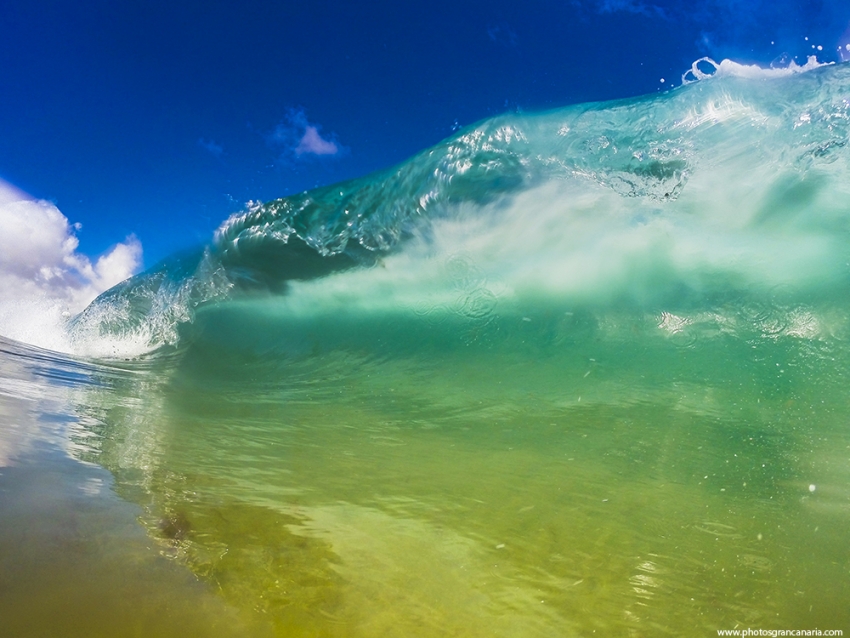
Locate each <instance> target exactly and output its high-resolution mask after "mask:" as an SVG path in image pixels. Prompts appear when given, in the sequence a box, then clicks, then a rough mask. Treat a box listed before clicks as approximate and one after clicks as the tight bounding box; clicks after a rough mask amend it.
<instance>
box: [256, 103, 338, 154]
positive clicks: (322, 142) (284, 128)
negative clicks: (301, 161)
mask: <svg viewBox="0 0 850 638" xmlns="http://www.w3.org/2000/svg"><path fill="white" fill-rule="evenodd" d="M321 128H322V127H321V126H320V125H318V124H312V123H311V122H309V121H308V120H307V116H306V115H305V114H304V111H303V110H295V109H292V110H290V111H289V113H288V114H287V116H286V120H285V121H284V122H281V123H280V124H278V125H277V126H276V127H275V129H274V131H272V132H271V134H269V135H268V136H267V137H266V140H267V141H268V143H269V144H271V145H273V146H279V147H283V149H284V153H285V154H290V155H294V156H295V157H298V158H303V157H305V156H309V155H315V156H319V157H333V156H336V155H340V154H342V153H343V152H344V151H345V150H346V149H345V147H343V146H341V145H340V144H339V142H338V141H337V140H336V139H335V138H334V136H328V137H323V136H322V134H321V133H320V131H321Z"/></svg>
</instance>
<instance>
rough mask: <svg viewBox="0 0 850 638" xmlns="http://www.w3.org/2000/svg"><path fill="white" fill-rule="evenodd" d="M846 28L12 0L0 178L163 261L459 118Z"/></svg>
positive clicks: (841, 21)
mask: <svg viewBox="0 0 850 638" xmlns="http://www.w3.org/2000/svg"><path fill="white" fill-rule="evenodd" d="M848 27H850V3H848V2H847V1H846V0H840V1H839V0H820V1H818V0H812V1H810V2H803V1H800V0H798V1H791V0H773V1H767V0H705V1H704V2H700V3H693V2H681V1H673V0H666V1H663V0H657V1H652V0H645V1H644V0H563V1H557V2H556V1H543V0H526V1H524V2H503V1H499V0H489V1H486V2H485V1H483V0H482V1H479V0H453V1H451V2H449V1H446V0H428V1H427V2H425V1H420V0H410V1H407V2H397V1H396V2H386V1H384V0H375V1H373V2H368V3H365V2H342V1H337V2H330V1H327V0H313V1H311V2H298V3H296V2H252V1H251V0H241V1H240V2H231V1H222V0H207V1H205V2H179V1H173V0H172V1H169V2H164V1H161V0H151V1H148V2H120V1H118V2H116V1H115V0H109V1H106V0H93V1H91V2H85V3H82V2H78V1H71V0H4V2H3V3H0V96H2V97H1V98H0V178H3V179H5V180H6V181H7V182H9V183H10V184H13V185H14V186H16V187H18V188H20V189H22V190H23V191H25V192H27V193H29V194H31V195H32V196H33V197H35V198H38V199H42V200H47V201H48V202H51V203H52V204H53V205H54V206H55V207H56V209H57V210H59V211H61V213H62V215H64V216H65V217H66V218H67V220H69V222H70V224H71V226H68V229H70V230H68V231H67V232H69V233H73V234H74V235H75V237H76V238H78V240H79V246H78V248H77V250H78V251H80V252H81V253H82V254H85V255H88V256H90V257H91V258H92V260H95V259H96V258H97V257H98V256H102V255H104V254H106V253H107V252H108V251H109V250H110V249H111V248H112V247H113V246H114V245H115V244H116V243H117V242H123V241H124V240H125V237H127V236H128V235H130V234H134V235H135V236H136V238H137V239H138V242H140V245H141V247H142V249H143V250H144V263H145V265H147V266H150V265H152V264H153V263H154V262H156V261H158V260H159V259H161V258H163V257H165V256H167V255H168V254H169V253H171V252H172V251H175V250H178V249H181V248H186V247H189V246H192V245H196V244H199V243H202V242H204V241H206V240H208V239H209V238H210V236H211V233H212V232H213V230H214V229H215V228H216V227H217V226H218V224H219V223H220V222H221V221H222V220H223V219H224V218H226V217H227V215H228V214H229V213H231V212H234V211H236V210H239V209H240V208H241V207H242V206H243V205H244V203H245V202H246V201H248V200H269V199H273V198H276V197H281V196H284V195H287V194H290V193H294V192H298V191H301V190H304V189H308V188H312V187H314V186H317V185H321V184H326V183H329V182H334V181H338V180H342V179H347V178H350V177H355V176H358V175H362V174H365V173H368V172H371V171H373V170H376V169H379V168H383V167H386V166H389V165H392V164H395V163H397V162H400V161H402V160H404V159H405V158H407V157H409V156H410V155H412V154H413V153H415V152H417V151H419V150H422V149H424V148H426V147H428V146H430V145H432V144H434V143H436V142H438V141H439V140H440V139H442V138H444V137H446V136H447V135H449V134H451V132H452V130H453V129H454V128H456V127H457V126H459V125H460V126H462V125H467V124H471V123H473V122H475V121H477V120H480V119H483V118H486V117H489V116H492V115H495V114H498V113H501V112H504V111H506V110H515V109H522V110H537V109H548V108H554V107H558V106H565V105H567V104H572V103H576V102H583V101H592V100H594V101H595V100H607V99H612V98H620V97H628V96H633V95H638V94H643V93H651V92H655V91H659V90H667V89H668V88H670V87H671V86H675V85H678V84H680V78H681V74H682V73H683V72H684V71H685V70H686V69H688V68H689V67H690V64H691V62H693V61H694V60H695V59H697V58H699V57H701V56H705V55H707V56H711V57H713V58H715V59H717V60H720V59H722V58H733V59H736V60H739V61H742V62H757V63H760V64H763V65H768V64H770V63H772V62H773V63H781V62H782V61H783V60H784V59H786V58H790V57H794V56H797V57H798V59H799V60H801V61H803V60H804V59H805V55H807V54H812V53H817V55H818V57H819V59H821V60H827V61H828V60H835V61H838V60H839V59H840V56H839V53H838V47H839V45H842V46H843V44H845V43H847V42H848V41H850V32H848ZM807 38H808V39H807ZM818 46H820V47H822V50H818V49H817V47H818ZM845 52H846V49H845ZM846 54H847V55H848V56H850V52H847V53H846ZM661 78H664V79H665V82H664V83H662V82H661ZM45 214H46V213H45ZM51 214H52V213H51ZM53 218H55V215H54V216H53V217H51V219H53ZM74 224H80V226H79V227H76V226H73V225H74ZM128 245H129V244H128ZM134 245H135V244H134ZM93 263H94V262H93Z"/></svg>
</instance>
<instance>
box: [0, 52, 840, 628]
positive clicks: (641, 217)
mask: <svg viewBox="0 0 850 638" xmlns="http://www.w3.org/2000/svg"><path fill="white" fill-rule="evenodd" d="M848 135H850V67H847V66H846V65H843V66H836V67H825V68H820V69H816V70H814V71H810V72H808V73H801V74H798V75H793V76H789V77H781V78H759V79H745V78H738V77H715V78H713V79H710V80H707V81H702V82H698V83H695V84H691V85H688V86H685V87H681V88H679V89H676V90H675V91H672V92H669V93H666V94H663V95H659V96H653V97H648V98H642V99H637V100H628V101H622V102H617V103H606V104H594V105H580V106H575V107H569V108H567V109H561V110H556V111H551V112H547V113H541V114H531V115H517V114H512V115H505V116H501V117H499V118H495V119H493V120H488V121H485V122H482V123H480V124H478V125H475V126H473V127H470V128H468V129H465V130H462V131H460V132H458V134H457V136H456V137H454V138H451V139H449V140H446V141H445V142H443V143H441V144H440V145H438V146H436V147H434V148H432V149H428V150H427V151H425V152H423V153H421V154H420V155H419V156H417V157H414V158H412V159H411V160H410V161H409V162H407V163H405V164H403V165H400V166H399V167H396V168H394V169H391V170H388V171H386V172H384V173H381V174H377V175H372V176H367V177H364V178H362V179H360V180H356V181H353V182H350V183H345V184H341V185H336V186H331V187H328V188H325V189H320V190H318V191H311V192H309V193H305V194H302V195H298V196H295V197H292V198H287V199H283V200H277V201H274V202H268V203H266V204H256V205H251V206H249V208H248V210H246V211H245V212H244V213H241V214H239V215H235V216H234V217H232V218H231V219H230V220H227V221H226V222H225V223H224V224H223V225H222V227H221V228H220V229H219V231H218V233H217V234H216V237H215V238H214V241H213V242H211V243H210V245H209V246H207V247H205V248H203V249H201V250H198V251H197V252H195V253H191V254H187V255H183V256H180V257H179V258H175V259H173V260H171V261H168V262H166V263H163V264H161V265H160V266H158V267H156V268H154V269H153V270H152V271H150V272H149V273H146V274H143V275H140V276H139V277H136V278H134V279H131V280H129V281H128V282H126V283H124V284H121V285H119V286H118V287H116V288H114V289H113V290H111V291H109V292H107V293H105V294H104V295H102V296H101V297H100V298H98V300H96V301H95V302H94V303H93V304H92V305H91V306H90V307H89V308H88V309H87V310H85V311H84V312H83V313H82V314H81V315H80V316H78V317H77V318H75V319H74V320H72V322H71V323H70V324H69V326H68V328H67V330H68V332H67V335H68V336H67V342H68V344H69V350H71V351H72V352H73V354H71V355H59V354H55V353H46V352H44V351H39V350H36V349H33V348H30V347H27V346H23V345H21V344H15V343H13V342H8V341H4V342H2V343H3V348H2V354H0V363H2V366H3V370H4V375H3V378H4V383H5V386H4V389H3V393H2V394H0V407H2V409H3V415H4V418H3V424H4V425H3V430H2V432H0V443H2V446H0V450H2V451H3V455H0V458H2V460H3V464H2V465H3V467H2V469H0V488H2V489H4V490H6V491H5V492H2V493H3V494H5V495H6V496H4V498H6V502H7V504H6V505H4V509H6V510H7V511H16V512H20V514H19V518H18V519H7V518H5V517H4V521H6V520H11V521H17V522H12V523H9V524H3V525H0V560H2V561H4V562H3V570H2V573H3V574H9V573H17V574H20V573H25V572H27V570H28V567H27V565H28V563H27V561H28V560H30V561H35V560H36V559H35V558H32V557H31V558H26V556H24V557H21V556H20V554H19V552H16V550H14V549H12V548H13V547H18V546H20V545H21V542H22V541H21V540H20V538H21V529H24V528H26V529H33V528H35V529H44V530H47V531H46V532H45V534H43V535H42V536H43V537H44V538H42V536H37V537H36V540H31V541H29V542H30V543H31V544H30V547H34V548H37V552H36V553H37V554H38V555H39V556H41V557H46V558H42V559H40V560H45V561H47V562H49V563H50V564H54V563H55V564H56V565H58V567H57V570H58V572H59V573H60V574H66V573H67V574H73V573H76V572H75V570H81V569H84V570H89V571H88V573H90V574H92V578H89V579H84V580H83V581H81V582H83V583H84V584H82V585H80V584H78V585H76V587H75V588H74V591H75V598H74V600H75V601H76V609H79V610H88V609H89V608H91V609H107V610H110V609H111V610H113V611H110V612H103V616H104V617H105V616H109V614H111V616H109V620H107V619H104V620H103V622H102V623H100V622H94V623H93V624H94V625H95V626H104V625H105V624H106V623H107V622H112V623H116V622H117V623H121V622H124V623H126V624H127V626H128V627H130V626H132V627H135V628H136V629H135V631H136V632H137V634H138V635H164V634H165V633H167V631H174V632H175V633H176V630H177V629H178V628H182V627H185V626H186V623H189V622H191V623H196V624H195V625H194V626H196V627H197V630H196V633H198V634H199V635H236V634H238V633H240V632H242V633H244V634H247V635H278V636H317V635H318V636H446V635H457V636H477V635H490V636H492V635H496V636H553V635H558V636H593V635H597V636H598V635H627V636H659V635H670V636H684V635H688V636H697V635H717V634H716V630H718V629H731V628H734V627H738V628H746V627H761V628H791V629H814V628H819V629H821V630H826V629H843V630H850V622H848V621H850V607H848V605H847V601H848V600H850V578H849V577H848V576H850V550H848V544H847V542H846V540H847V535H846V530H847V529H848V522H850V521H848V518H850V429H848V427H847V424H848V417H850V402H849V401H848V399H850V396H848V391H847V389H846V388H847V387H848V384H847V376H848V370H850V367H848V364H850V348H848V336H850V332H848V329H850V323H848V317H850V298H848V295H847V292H848V283H850V282H849V281H848V272H850V271H848V265H850V251H848V245H850V244H848V241H847V240H848V234H850V180H848V179H847V176H848V175H850V171H849V170H848V169H850V166H848V161H850V154H849V153H850V150H848V148H847V141H848ZM27 472H29V474H27ZM51 472H52V473H53V474H51ZM63 473H64V474H63ZM41 475H44V476H48V477H49V476H51V475H57V476H63V475H68V476H70V477H71V478H69V479H64V480H62V481H60V480H58V479H57V480H56V481H54V482H53V483H51V482H49V481H46V482H45V484H44V485H43V486H42V487H40V488H38V487H28V486H31V485H32V484H33V480H32V479H31V478H26V477H27V476H30V477H32V476H41ZM77 484H78V485H79V487H76V488H75V487H74V486H75V485H77ZM60 485H65V487H60ZM68 485H70V486H71V487H68ZM28 490H29V491H28ZM33 490H35V491H37V492H38V493H40V494H46V495H47V497H44V498H45V499H46V500H47V501H49V502H50V503H51V505H50V508H47V510H46V511H47V512H48V513H47V514H45V515H44V516H42V518H38V516H37V513H38V512H37V511H35V510H34V509H33V508H31V507H28V505H27V503H31V502H33V497H32V495H31V492H32V491H33ZM38 490H40V491H38ZM48 497H49V498H48ZM80 502H82V503H83V504H84V506H81V505H80ZM16 508H17V509H16ZM36 509H37V508H36ZM69 512H73V513H74V514H73V516H74V517H76V518H75V519H74V520H76V521H77V523H76V527H75V528H74V529H75V531H74V532H73V533H70V540H67V542H66V541H62V542H56V541H55V537H56V533H53V532H50V530H51V529H52V527H51V525H50V524H49V521H50V520H60V519H61V516H71V514H69ZM27 521H30V522H27ZM32 521H35V522H32ZM122 530H123V531H122ZM59 536H60V539H61V538H64V537H62V536H61V535H59ZM16 539H17V540H16ZM33 551H35V550H33ZM114 560H117V561H125V562H126V563H128V564H131V565H133V569H134V570H135V571H131V572H129V573H130V574H131V576H130V577H128V578H127V579H126V581H123V582H125V583H129V584H126V585H125V586H126V587H129V588H130V591H131V593H130V594H129V595H131V596H132V597H133V598H134V600H136V601H137V605H135V606H134V607H133V609H128V608H126V606H122V605H121V602H120V601H121V600H122V597H121V596H119V595H118V594H116V593H115V592H116V589H115V588H114V587H110V586H104V583H111V582H113V581H114V579H115V578H116V577H115V574H114V570H113V571H110V569H111V568H110V567H109V565H110V564H112V563H111V561H114ZM9 565H12V566H13V567H14V569H15V570H17V571H10V570H9V569H8V568H7V567H8V566H9ZM63 570H64V571H63ZM48 572H49V570H47V569H46V570H45V571H44V576H43V578H44V579H45V581H48V580H51V579H49V577H48V576H47V573H48ZM36 573H37V574H38V573H41V572H36ZM124 573H128V572H124ZM68 578H70V577H68ZM110 579H113V580H110ZM51 582H52V583H53V584H52V585H51V586H50V588H48V591H50V592H55V596H56V597H57V598H61V597H62V595H63V594H62V592H63V590H62V582H64V581H63V580H62V578H59V579H54V580H52V581H51ZM2 586H4V587H5V590H6V591H11V590H15V589H16V587H17V586H16V585H15V584H14V581H13V580H12V579H11V578H8V577H7V578H6V583H5V585H2ZM41 587H44V584H43V583H40V581H38V578H37V577H33V584H32V585H31V587H30V588H29V589H25V590H22V591H26V592H28V593H26V594H22V595H21V596H19V597H18V598H17V599H16V602H15V604H14V605H12V604H7V605H6V606H5V607H4V608H3V609H2V613H3V617H4V618H7V617H8V618H12V619H13V621H12V622H17V623H18V625H17V626H19V627H26V626H27V625H26V622H25V621H24V620H23V618H24V617H25V615H26V614H31V613H32V611H33V610H38V609H41V608H46V609H51V610H54V611H55V608H56V605H55V604H54V606H53V607H51V604H52V603H51V602H50V597H45V596H41V595H39V594H38V593H37V592H38V591H39V590H40V588H41ZM69 587H70V586H69ZM163 597H165V598H166V599H167V600H169V601H179V602H174V603H169V605H166V608H167V609H168V614H162V613H159V612H158V610H161V609H163V604H164V603H163V602H162V601H163ZM103 601H106V602H105V603H104V602H103ZM56 613H57V614H58V612H56ZM7 614H9V615H8V616H7ZM42 615H43V616H44V617H45V618H48V620H45V623H46V626H48V627H49V626H50V621H49V618H51V617H52V616H49V615H44V614H42ZM66 615H67V614H66ZM56 617H57V618H60V617H61V616H60V615H57V616H56ZM96 618H100V617H97V616H96ZM56 622H57V623H58V622H60V621H59V620H57V621H56ZM56 626H59V625H58V624H57V625H56ZM72 629H73V631H72V632H71V633H68V634H67V635H73V632H76V633H78V634H80V635H82V634H86V635H90V632H91V627H90V626H89V627H86V626H84V623H78V625H72ZM22 631H23V630H22ZM21 635H26V632H25V631H23V633H21ZM32 635H40V634H38V633H37V632H33V634H32ZM104 635H109V634H108V632H105V633H104Z"/></svg>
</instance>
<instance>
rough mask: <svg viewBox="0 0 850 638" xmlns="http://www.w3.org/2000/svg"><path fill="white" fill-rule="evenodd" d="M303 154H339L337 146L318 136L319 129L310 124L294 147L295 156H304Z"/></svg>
mask: <svg viewBox="0 0 850 638" xmlns="http://www.w3.org/2000/svg"><path fill="white" fill-rule="evenodd" d="M305 153H312V154H313V155H336V154H337V153H339V146H337V145H336V142H332V141H330V140H326V139H324V138H323V137H322V136H321V135H319V129H317V128H316V127H315V126H313V125H312V124H311V125H308V126H307V128H306V129H305V130H304V135H303V136H302V137H301V141H299V142H298V146H296V147H295V154H296V155H304V154H305Z"/></svg>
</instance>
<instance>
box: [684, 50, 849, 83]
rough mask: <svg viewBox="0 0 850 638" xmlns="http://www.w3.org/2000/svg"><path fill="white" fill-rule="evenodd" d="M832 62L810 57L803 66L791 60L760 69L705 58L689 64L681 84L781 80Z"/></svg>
mask: <svg viewBox="0 0 850 638" xmlns="http://www.w3.org/2000/svg"><path fill="white" fill-rule="evenodd" d="M701 63H702V64H704V65H708V66H710V67H713V70H711V71H705V70H703V69H701V68H700V64H701ZM831 64H832V62H818V59H817V57H816V56H814V55H810V56H809V57H808V59H807V60H806V63H805V64H803V65H800V64H797V62H796V61H794V60H791V63H790V64H789V65H788V66H785V67H768V68H765V67H761V66H758V65H757V64H741V63H740V62H734V61H732V60H723V61H722V62H720V63H718V62H715V61H714V60H712V59H711V58H708V57H705V58H700V59H699V60H696V61H695V62H694V63H693V64H691V68H690V69H688V70H687V71H685V72H684V73H683V74H682V84H693V83H694V82H699V81H701V80H707V79H708V78H713V77H736V78H748V79H753V80H763V79H773V78H783V77H788V76H789V75H794V74H796V73H805V72H807V71H814V70H815V69H819V68H821V67H823V66H829V65H831Z"/></svg>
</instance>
